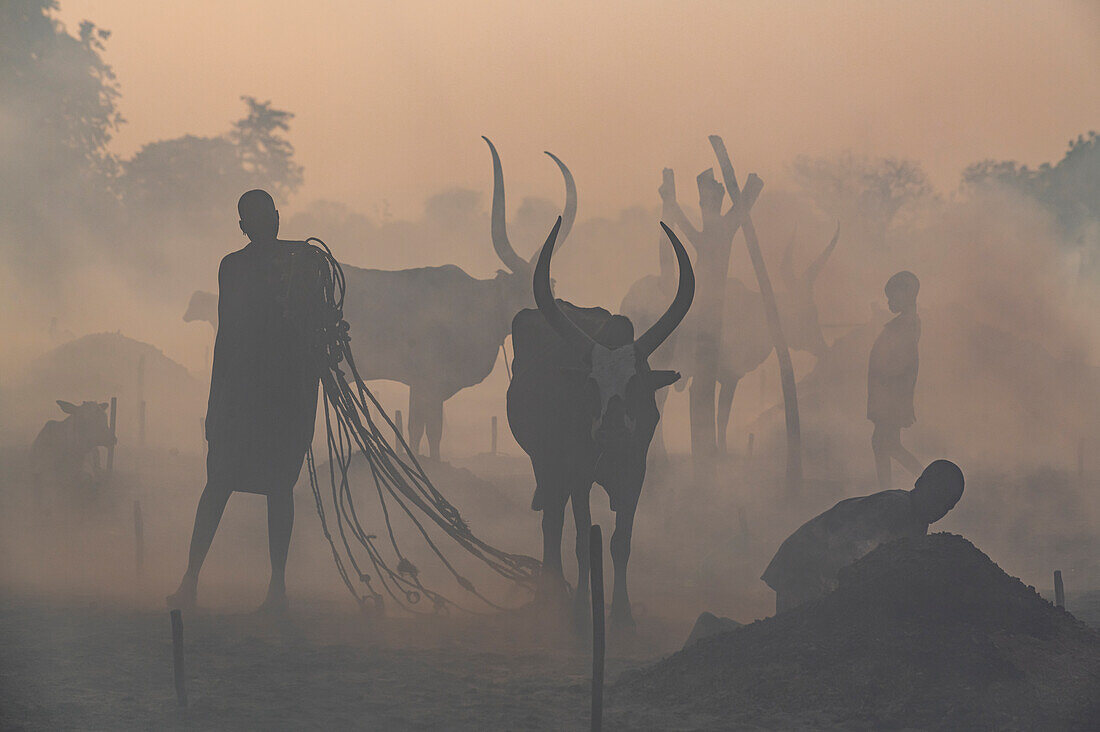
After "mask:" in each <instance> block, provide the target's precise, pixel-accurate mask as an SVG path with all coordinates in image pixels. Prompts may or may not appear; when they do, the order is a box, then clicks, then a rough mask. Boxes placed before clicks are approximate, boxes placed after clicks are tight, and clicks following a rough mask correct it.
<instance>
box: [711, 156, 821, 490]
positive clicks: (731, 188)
mask: <svg viewBox="0 0 1100 732" xmlns="http://www.w3.org/2000/svg"><path fill="white" fill-rule="evenodd" d="M709 139H710V144H711V147H713V148H714V154H715V155H716V156H717V157H718V167H720V168H721V169H722V177H723V179H725V182H726V191H727V192H728V193H729V195H730V198H731V200H732V199H733V197H734V196H740V191H741V188H740V186H738V185H737V175H736V174H735V173H734V170H733V163H732V162H730V156H729V153H727V152H726V143H724V142H723V141H722V138H721V137H719V136H718V135H711V136H710V138H709ZM754 177H756V174H755V173H750V174H749V179H748V180H747V181H745V186H746V187H748V185H749V182H750V181H751V180H752V179H753V178H754ZM734 203H736V201H734ZM741 231H743V232H744V234H745V246H746V247H747V248H748V250H749V258H750V259H751V260H752V267H753V269H754V270H756V279H757V281H758V282H759V284H760V294H761V296H762V297H763V300H764V315H765V316H766V318H767V321H768V330H770V331H771V334H772V342H773V343H774V344H775V356H776V358H777V359H778V361H779V378H780V381H781V383H782V386H783V412H784V415H785V416H786V419H787V489H788V490H789V491H791V492H796V491H799V490H801V488H802V432H801V428H800V426H799V421H798V390H797V387H796V386H795V381H794V364H792V363H791V352H790V349H789V348H787V339H786V338H785V337H784V335H783V326H782V324H781V323H780V321H779V308H778V306H777V305H776V303H775V291H774V290H773V289H772V281H771V278H770V277H768V269H767V267H766V266H765V265H764V255H763V254H761V252H760V242H759V241H758V240H757V238H756V227H755V226H753V223H752V218H750V216H749V215H748V214H747V213H746V215H745V219H744V221H743V222H742V223H741Z"/></svg>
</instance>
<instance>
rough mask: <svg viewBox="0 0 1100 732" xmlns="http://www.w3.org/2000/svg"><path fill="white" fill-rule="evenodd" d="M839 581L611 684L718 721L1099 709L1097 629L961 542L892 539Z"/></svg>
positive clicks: (621, 692) (891, 719)
mask: <svg viewBox="0 0 1100 732" xmlns="http://www.w3.org/2000/svg"><path fill="white" fill-rule="evenodd" d="M839 580H840V586H839V587H838V588H837V590H836V591H835V592H833V593H831V594H829V595H827V596H826V597H823V598H821V599H819V600H816V601H814V602H811V603H808V604H806V605H803V606H801V607H799V608H796V609H794V610H791V611H789V612H786V613H783V614H782V615H778V616H776V617H773V618H768V619H767V620H762V621H757V622H755V623H752V624H751V625H747V626H744V627H742V628H739V629H737V630H734V631H732V632H728V633H723V634H721V635H717V636H714V637H712V638H707V639H704V640H701V641H699V642H698V643H695V644H693V645H691V646H689V647H687V648H685V649H684V650H683V651H681V652H679V653H677V654H675V655H673V656H671V657H669V658H667V659H665V660H663V661H661V662H660V663H658V664H656V665H654V666H652V667H650V668H648V669H644V670H640V671H636V672H633V673H630V674H625V675H624V676H623V677H622V678H621V679H620V681H619V682H618V684H617V685H616V687H615V695H616V696H617V697H619V699H620V702H621V703H622V704H623V705H624V706H630V705H633V704H645V705H652V706H657V707H660V708H662V709H664V710H665V711H668V712H683V713H684V714H685V715H687V714H691V715H693V716H697V715H698V714H699V713H705V714H709V715H713V716H714V718H715V720H717V723H719V724H720V726H722V727H739V726H764V727H767V728H792V727H800V728H801V727H813V728H821V727H833V726H842V727H844V728H847V729H852V728H856V729H859V728H874V729H883V728H889V729H895V728H906V727H914V728H920V729H990V728H995V729H1018V728H1024V729H1038V728H1043V729H1067V728H1069V729H1073V728H1078V727H1080V728H1086V727H1087V726H1088V725H1089V724H1091V723H1095V722H1096V720H1097V719H1100V633H1097V632H1096V631H1094V630H1091V629H1089V628H1088V627H1086V626H1085V625H1084V624H1082V623H1080V622H1079V621H1077V620H1076V619H1074V617H1073V616H1072V615H1069V614H1068V613H1066V612H1065V611H1064V610H1061V609H1059V608H1055V607H1054V606H1053V605H1051V604H1050V603H1049V602H1047V601H1046V600H1044V599H1043V598H1041V597H1040V596H1039V595H1038V594H1037V593H1036V592H1035V590H1034V588H1031V587H1025V586H1024V585H1023V583H1021V582H1020V581H1019V580H1018V579H1016V578H1014V577H1009V576H1008V575H1007V574H1005V572H1004V571H1003V570H1002V569H1001V568H1000V567H998V566H997V565H996V564H994V563H993V562H992V561H991V560H990V559H989V557H987V556H986V555H985V554H983V553H982V552H981V551H979V550H978V549H977V548H975V547H974V545H972V544H971V543H970V542H968V541H967V540H966V539H964V538H962V537H960V536H956V535H953V534H932V535H930V536H925V537H921V538H919V539H903V540H899V541H896V542H892V543H890V544H886V545H884V546H881V547H879V548H878V549H876V550H875V551H873V552H871V553H870V554H868V555H867V556H865V557H864V558H862V559H860V560H859V561H857V562H856V563H854V564H853V565H851V566H850V567H847V568H846V569H845V570H843V571H842V572H841V574H840V577H839ZM620 702H615V703H616V705H618V704H619V703H620Z"/></svg>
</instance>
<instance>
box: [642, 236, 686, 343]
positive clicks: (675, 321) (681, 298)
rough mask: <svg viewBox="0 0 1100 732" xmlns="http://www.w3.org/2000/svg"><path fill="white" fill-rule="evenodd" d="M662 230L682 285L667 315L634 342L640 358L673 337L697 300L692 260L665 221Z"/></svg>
mask: <svg viewBox="0 0 1100 732" xmlns="http://www.w3.org/2000/svg"><path fill="white" fill-rule="evenodd" d="M661 228H662V229H664V230H665V234H667V235H668V240H669V241H670V242H672V248H673V249H674V250H675V251H676V264H677V266H678V267H679V268H680V284H679V285H678V286H677V288H676V297H675V298H673V300H672V304H671V305H669V306H668V310H666V311H665V314H664V315H662V316H661V318H660V320H658V321H657V322H656V323H654V324H653V325H651V326H650V327H649V330H647V331H646V332H645V333H643V334H642V336H641V337H640V338H638V339H637V340H636V341H634V352H635V353H636V354H637V355H638V357H640V358H646V357H647V356H649V354H651V353H653V352H654V351H655V350H657V347H658V346H660V345H661V344H662V343H664V341H665V339H666V338H668V337H669V336H670V335H672V331H674V330H676V326H678V325H679V324H680V321H681V320H683V319H684V316H685V315H687V312H688V308H690V307H691V301H692V300H693V299H695V271H694V270H693V269H692V268H691V258H690V257H688V254H687V251H686V250H685V249H684V245H683V244H681V243H680V240H679V239H677V238H676V235H675V234H673V233H672V229H670V228H668V226H666V225H665V222H663V221H662V222H661Z"/></svg>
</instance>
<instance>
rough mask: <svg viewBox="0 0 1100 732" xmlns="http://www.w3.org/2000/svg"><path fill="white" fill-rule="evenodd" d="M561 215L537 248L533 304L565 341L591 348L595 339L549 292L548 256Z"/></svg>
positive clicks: (555, 238) (551, 253)
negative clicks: (567, 314) (559, 305)
mask: <svg viewBox="0 0 1100 732" xmlns="http://www.w3.org/2000/svg"><path fill="white" fill-rule="evenodd" d="M561 223H562V221H561V216H559V217H558V221H557V223H556V224H554V228H553V229H552V230H551V231H550V236H549V237H547V239H546V243H545V244H543V245H542V249H541V250H539V261H538V263H537V264H536V265H535V277H534V283H533V284H534V289H535V304H536V305H538V306H539V310H540V311H541V312H542V316H543V317H544V318H546V322H547V323H549V324H550V327H551V328H553V329H554V330H555V331H556V332H557V334H558V335H560V336H561V337H562V338H564V339H565V342H566V343H572V344H573V345H575V346H578V347H580V348H587V349H591V348H592V347H593V346H594V345H596V341H594V340H593V339H592V337H591V336H589V335H588V334H587V333H585V332H584V331H583V330H581V329H580V327H579V326H578V325H577V324H576V323H574V322H573V321H572V320H570V319H569V318H568V316H566V314H565V313H563V312H562V311H561V308H559V307H558V303H557V302H555V301H554V294H553V293H552V292H550V257H551V256H553V254H554V244H555V242H556V241H557V239H558V230H559V229H561Z"/></svg>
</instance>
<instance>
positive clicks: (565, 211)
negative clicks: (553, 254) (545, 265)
mask: <svg viewBox="0 0 1100 732" xmlns="http://www.w3.org/2000/svg"><path fill="white" fill-rule="evenodd" d="M544 152H545V153H546V154H547V155H549V156H550V159H551V160H553V161H554V162H555V163H557V164H558V168H560V169H561V177H562V178H564V179H565V207H564V208H562V210H561V232H560V233H559V234H558V242H564V241H565V239H566V237H568V236H569V232H570V231H572V230H573V222H574V221H576V219H577V184H576V183H575V182H574V181H573V174H572V173H570V172H569V168H568V167H566V165H565V163H563V162H562V161H561V160H560V159H559V158H558V156H557V155H555V154H554V153H552V152H550V151H549V150H544ZM541 253H542V251H541V250H539V251H537V252H535V253H534V254H533V255H532V256H531V262H530V264H531V266H532V267H533V266H535V262H537V261H538V258H539V255H540V254H541Z"/></svg>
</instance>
